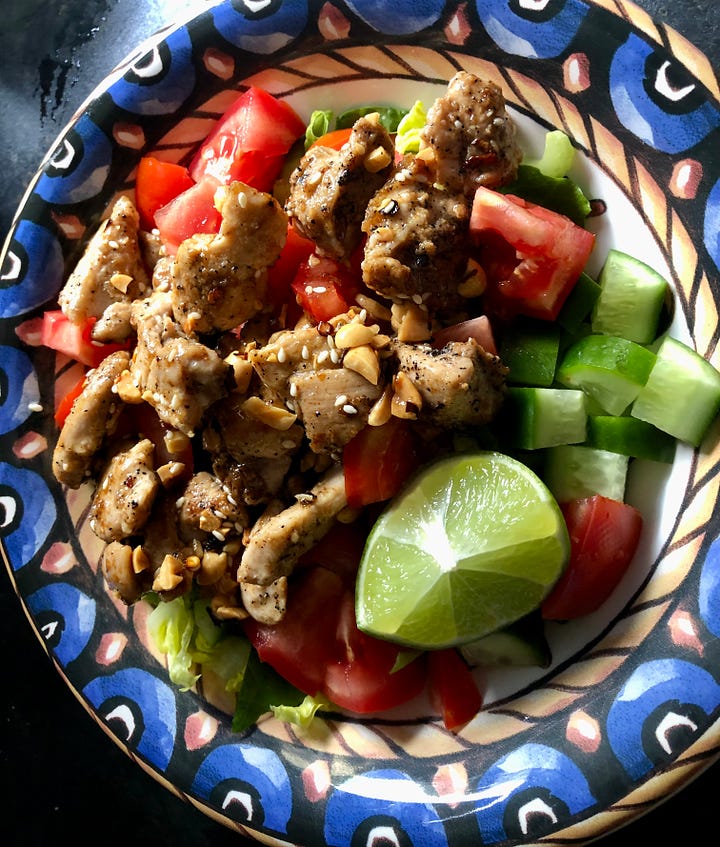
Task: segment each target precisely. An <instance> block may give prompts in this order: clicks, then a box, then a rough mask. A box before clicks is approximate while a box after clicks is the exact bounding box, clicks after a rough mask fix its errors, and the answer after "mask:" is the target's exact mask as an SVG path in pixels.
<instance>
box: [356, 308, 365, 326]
mask: <svg viewBox="0 0 720 847" xmlns="http://www.w3.org/2000/svg"><path fill="white" fill-rule="evenodd" d="M357 319H358V323H361V324H364V323H365V321H366V320H367V309H360V311H359V312H358V316H357Z"/></svg>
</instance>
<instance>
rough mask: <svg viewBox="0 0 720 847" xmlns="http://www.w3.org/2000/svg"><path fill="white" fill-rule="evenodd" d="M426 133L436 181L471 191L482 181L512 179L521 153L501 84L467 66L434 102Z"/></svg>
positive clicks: (501, 182)
mask: <svg viewBox="0 0 720 847" xmlns="http://www.w3.org/2000/svg"><path fill="white" fill-rule="evenodd" d="M421 137H422V139H423V141H424V142H425V144H426V145H427V147H429V148H430V150H431V151H432V154H433V167H434V172H435V180H436V182H438V183H440V184H441V185H443V186H444V187H445V188H446V189H447V190H448V191H450V192H452V193H456V194H463V195H465V196H466V197H472V195H473V194H474V192H475V189H476V188H478V186H481V185H483V186H485V187H487V188H498V187H500V186H502V185H505V184H507V183H509V182H512V181H513V180H514V179H515V177H516V175H517V168H518V165H519V164H520V160H521V159H522V151H521V150H520V147H519V145H518V143H517V138H516V127H515V123H514V122H513V120H512V119H511V118H510V117H509V115H508V114H507V112H506V111H505V98H504V97H503V94H502V91H501V89H500V88H499V86H497V85H496V84H495V83H494V82H487V81H485V80H482V79H480V78H478V77H477V76H475V75H473V74H471V73H467V72H466V71H459V72H458V73H457V74H455V76H454V77H453V78H452V79H451V80H450V82H449V83H448V87H447V91H446V92H445V94H444V95H443V96H442V97H439V98H438V99H437V100H436V101H435V102H434V103H433V105H432V106H431V107H430V109H429V110H428V114H427V121H426V124H425V127H424V128H423V129H422V131H421Z"/></svg>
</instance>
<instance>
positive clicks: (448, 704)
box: [428, 647, 483, 730]
mask: <svg viewBox="0 0 720 847" xmlns="http://www.w3.org/2000/svg"><path fill="white" fill-rule="evenodd" d="M428 686H429V694H430V703H431V704H432V706H433V708H434V709H436V710H437V711H438V712H439V713H440V714H441V715H442V719H443V723H444V724H445V726H446V728H447V729H450V730H454V729H459V728H460V727H462V726H464V725H465V724H466V723H467V722H468V721H470V720H472V719H473V718H474V717H475V715H476V714H477V713H478V712H479V711H480V709H481V708H482V704H483V697H482V693H481V692H480V689H479V688H478V685H477V682H476V681H475V678H474V676H473V674H472V671H471V670H470V668H469V667H468V666H467V663H466V662H465V660H464V659H463V657H462V656H461V655H460V654H459V653H458V651H457V650H455V648H453V647H451V648H448V649H447V650H432V651H431V652H430V653H428Z"/></svg>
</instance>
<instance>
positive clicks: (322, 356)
mask: <svg viewBox="0 0 720 847" xmlns="http://www.w3.org/2000/svg"><path fill="white" fill-rule="evenodd" d="M329 358H330V351H329V350H321V351H320V352H319V353H318V354H317V358H316V362H317V363H318V365H322V363H323V362H327V360H328V359H329Z"/></svg>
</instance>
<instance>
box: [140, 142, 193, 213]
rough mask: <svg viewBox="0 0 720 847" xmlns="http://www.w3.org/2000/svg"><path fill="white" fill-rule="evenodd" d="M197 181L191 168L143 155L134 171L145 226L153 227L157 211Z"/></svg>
mask: <svg viewBox="0 0 720 847" xmlns="http://www.w3.org/2000/svg"><path fill="white" fill-rule="evenodd" d="M194 184H195V183H194V180H193V178H192V177H191V176H190V174H189V173H188V169H187V168H184V167H183V166H182V165H175V164H173V163H172V162H163V161H161V160H160V159H156V158H155V157H154V156H143V157H142V159H140V163H139V164H138V168H137V173H136V174H135V200H136V202H137V208H138V212H139V213H140V224H141V226H142V227H143V229H152V228H153V227H154V226H155V212H157V210H158V209H161V208H162V207H163V206H165V205H167V204H168V203H169V202H170V201H171V200H174V199H175V197H177V196H178V194H182V193H183V191H187V189H188V188H192V186H193V185H194Z"/></svg>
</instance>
